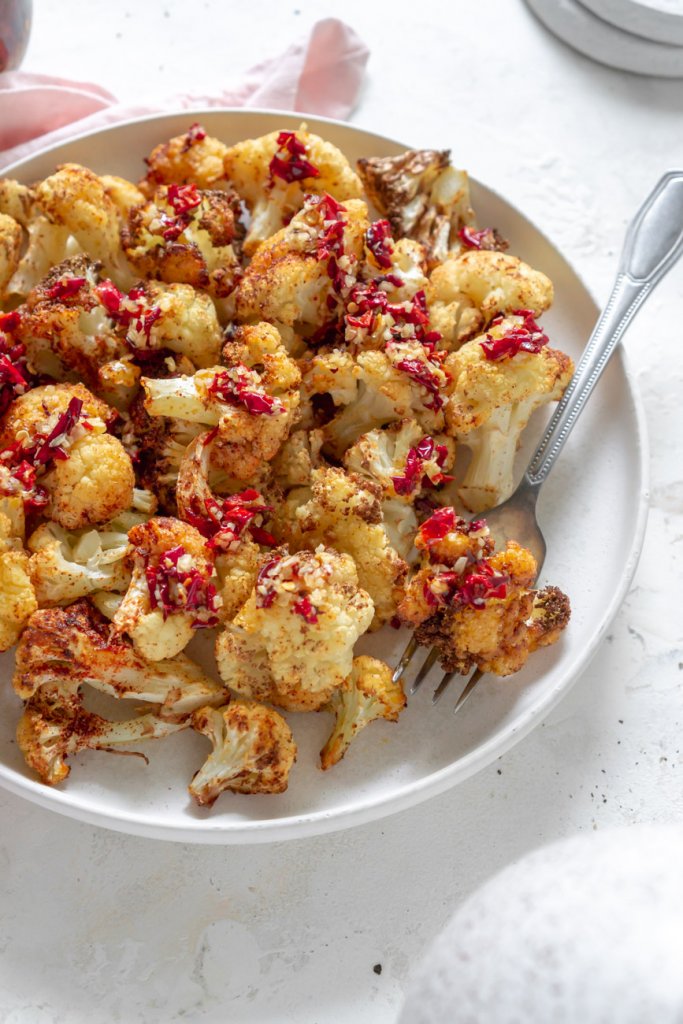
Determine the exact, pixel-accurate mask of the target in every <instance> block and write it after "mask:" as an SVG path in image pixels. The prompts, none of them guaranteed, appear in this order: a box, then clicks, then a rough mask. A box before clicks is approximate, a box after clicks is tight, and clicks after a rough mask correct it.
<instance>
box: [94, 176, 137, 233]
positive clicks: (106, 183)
mask: <svg viewBox="0 0 683 1024" xmlns="http://www.w3.org/2000/svg"><path fill="white" fill-rule="evenodd" d="M100 181H101V182H102V187H103V188H104V191H105V192H106V193H107V195H108V196H109V198H110V199H111V201H112V203H113V204H114V206H115V207H116V212H117V213H118V215H119V227H121V228H123V227H125V226H126V224H127V223H128V218H129V216H130V212H131V210H132V209H133V207H135V206H139V205H140V203H144V201H145V196H144V195H143V194H142V192H141V191H140V189H139V188H138V187H137V185H134V184H133V182H132V181H128V180H127V179H126V178H119V177H118V176H117V175H115V174H101V175H100Z"/></svg>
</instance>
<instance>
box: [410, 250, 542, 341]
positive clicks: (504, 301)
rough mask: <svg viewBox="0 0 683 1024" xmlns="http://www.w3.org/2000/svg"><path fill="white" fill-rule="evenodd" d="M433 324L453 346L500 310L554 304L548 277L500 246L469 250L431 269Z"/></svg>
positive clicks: (428, 291)
mask: <svg viewBox="0 0 683 1024" xmlns="http://www.w3.org/2000/svg"><path fill="white" fill-rule="evenodd" d="M426 296H427V305H428V307H429V316H430V319H431V323H432V326H433V327H434V328H435V330H437V331H439V333H440V334H441V335H442V336H443V345H444V347H446V348H449V349H452V348H457V347H458V345H459V344H461V343H462V342H463V341H466V340H467V339H468V338H471V337H472V336H473V335H474V334H476V333H477V332H478V331H481V330H482V329H483V327H484V326H485V325H486V324H487V323H489V322H490V321H491V320H492V319H493V318H494V317H495V316H497V315H498V314H500V313H503V314H505V315H508V314H510V313H512V312H513V311H514V310H516V309H528V310H529V311H530V312H531V313H532V314H533V315H534V316H539V315H540V314H541V313H543V312H544V311H545V310H546V309H549V307H550V306H551V305H552V301H553V285H552V282H551V281H550V279H549V278H548V277H546V275H545V274H543V273H542V272H541V271H540V270H534V269H533V268H532V267H530V266H528V265H527V264H526V263H523V262H522V260H520V259H518V258H517V257H516V256H510V255H509V254H507V253H503V252H491V251H486V250H481V251H477V250H469V251H465V252H461V253H459V254H458V255H455V256H452V257H451V258H449V259H447V260H446V261H445V263H442V264H441V265H440V266H438V267H436V268H435V270H433V271H432V274H431V277H430V279H429V285H428V286H427V289H426Z"/></svg>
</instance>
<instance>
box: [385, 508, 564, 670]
mask: <svg viewBox="0 0 683 1024" xmlns="http://www.w3.org/2000/svg"><path fill="white" fill-rule="evenodd" d="M416 545H417V546H418V547H420V548H421V549H422V550H423V551H424V552H425V554H426V558H425V561H424V564H423V567H422V568H421V569H420V570H419V572H418V573H416V575H415V576H414V577H413V579H412V580H411V581H410V583H409V585H408V588H407V591H406V595H405V597H404V599H403V601H402V602H401V604H400V605H399V609H398V616H399V619H400V620H401V621H402V622H403V623H404V624H406V625H411V626H413V627H415V639H416V640H417V642H418V643H419V644H421V645H424V646H425V647H435V648H436V649H437V650H438V652H439V656H440V660H441V665H442V667H443V668H444V670H445V671H446V672H459V673H462V674H463V675H466V674H467V673H468V672H469V671H470V670H471V669H472V668H478V669H480V670H481V671H482V672H492V673H494V675H499V676H506V675H510V674H512V673H513V672H517V671H518V670H519V669H520V668H521V667H522V666H523V665H524V663H525V662H526V660H527V658H528V657H529V655H530V654H532V653H533V651H535V650H536V649H537V648H539V647H544V646H547V645H548V644H551V643H555V641H556V640H557V639H558V638H559V636H560V633H561V632H562V630H563V629H564V628H565V626H566V625H567V622H568V621H569V616H570V608H569V600H568V599H567V597H566V596H565V595H564V594H563V593H562V592H561V591H560V590H558V589H557V587H546V588H545V589H544V590H540V591H535V590H532V589H531V587H532V586H533V582H534V580H535V579H536V561H535V559H534V557H533V555H532V554H531V552H530V551H527V550H526V548H522V547H520V545H519V544H517V543H515V541H508V543H507V546H506V548H505V549H504V550H502V551H497V552H494V551H493V550H492V549H493V543H492V541H491V539H490V536H489V533H488V528H487V526H486V522H485V521H484V520H477V521H476V522H473V523H466V522H465V521H464V520H462V519H459V518H458V517H457V516H456V514H455V512H454V510H453V509H452V508H442V509H439V511H438V512H436V513H435V514H434V515H433V516H431V517H430V518H429V519H427V520H426V522H424V523H423V524H422V526H421V527H420V529H419V531H418V539H417V540H416Z"/></svg>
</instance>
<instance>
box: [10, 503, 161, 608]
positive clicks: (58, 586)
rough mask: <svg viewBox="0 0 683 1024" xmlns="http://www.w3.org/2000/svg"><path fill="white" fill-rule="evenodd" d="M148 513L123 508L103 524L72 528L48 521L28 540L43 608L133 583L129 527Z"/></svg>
mask: <svg viewBox="0 0 683 1024" xmlns="http://www.w3.org/2000/svg"><path fill="white" fill-rule="evenodd" d="M148 518H149V516H148V515H145V514H144V513H140V512H122V513H121V514H120V515H119V516H117V517H116V518H115V519H113V520H112V521H111V522H109V523H105V524H104V525H103V526H100V527H99V528H98V529H91V528H90V527H86V528H85V529H81V530H74V531H71V532H69V531H68V530H65V529H64V528H63V527H62V526H59V525H58V524H57V523H43V524H42V525H41V526H39V527H38V529H37V530H35V531H34V532H33V533H32V534H31V536H30V537H29V539H28V544H27V546H28V549H29V551H31V552H32V554H31V559H30V561H29V571H30V574H31V580H32V582H33V586H34V587H35V592H36V597H37V599H38V604H39V606H40V607H41V608H51V607H52V606H53V605H58V604H71V602H72V601H75V600H77V598H79V597H86V596H87V595H88V594H92V593H95V592H96V591H98V590H104V591H118V592H120V593H123V592H124V591H125V590H127V588H128V584H129V583H130V570H129V569H128V568H127V566H125V565H124V557H125V555H126V554H127V553H128V531H129V530H130V529H132V527H133V526H136V525H137V524H138V523H144V522H146V521H147V519H148Z"/></svg>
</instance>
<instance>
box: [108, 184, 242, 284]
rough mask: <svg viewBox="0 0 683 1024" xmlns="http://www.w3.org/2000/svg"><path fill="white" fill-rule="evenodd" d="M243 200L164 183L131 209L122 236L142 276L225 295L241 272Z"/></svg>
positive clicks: (190, 186) (193, 187) (189, 186)
mask: <svg viewBox="0 0 683 1024" xmlns="http://www.w3.org/2000/svg"><path fill="white" fill-rule="evenodd" d="M239 213H240V211H239V203H238V202H237V199H236V197H235V196H233V195H232V194H229V193H227V192H219V191H216V190H212V189H209V190H201V189H198V188H197V187H196V186H195V185H161V186H159V188H158V189H157V190H156V192H155V193H154V197H153V199H151V200H149V201H147V202H146V203H144V204H143V205H142V206H136V207H134V208H133V210H132V211H131V214H130V217H129V220H128V226H127V227H126V228H124V229H123V231H122V234H121V238H122V241H123V247H124V250H125V253H126V256H127V257H128V259H129V260H130V262H131V264H132V265H133V266H134V267H135V269H136V270H137V271H138V273H139V274H141V275H142V276H143V277H147V278H157V279H158V280H160V281H165V282H166V283H167V284H172V283H174V282H180V283H185V284H191V285H193V286H194V287H195V288H200V289H204V290H205V291H208V292H209V293H210V294H211V295H213V296H214V297H220V298H223V297H225V296H227V295H229V294H230V292H231V291H232V290H233V288H234V287H235V282H236V279H237V276H238V273H239V269H240V268H239V259H238V251H237V250H238V247H239V242H240V235H241V227H240V224H239Z"/></svg>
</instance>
